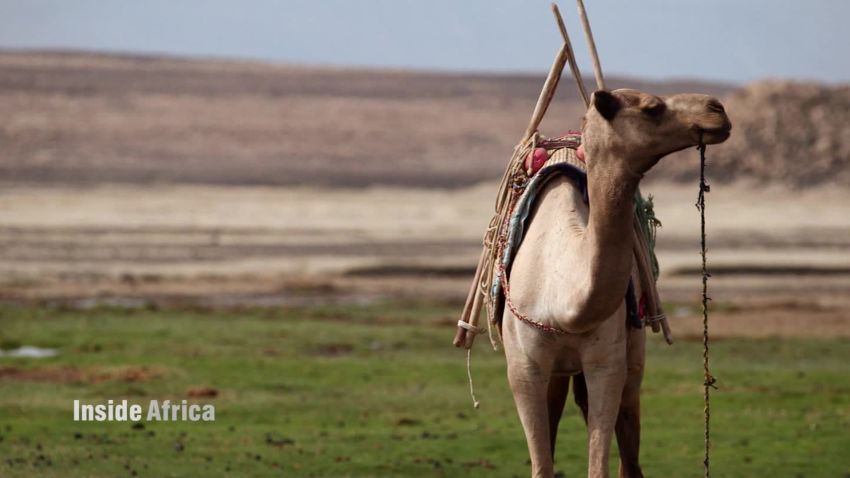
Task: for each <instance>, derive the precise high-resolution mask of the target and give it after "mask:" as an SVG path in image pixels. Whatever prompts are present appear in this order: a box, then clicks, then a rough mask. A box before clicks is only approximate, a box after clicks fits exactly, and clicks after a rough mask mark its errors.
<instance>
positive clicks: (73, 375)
mask: <svg viewBox="0 0 850 478" xmlns="http://www.w3.org/2000/svg"><path fill="white" fill-rule="evenodd" d="M162 375H163V373H162V371H160V370H155V369H152V368H148V367H127V368H118V369H81V368H77V367H33V368H19V367H0V380H6V381H15V382H48V383H88V384H96V383H102V382H126V383H138V382H147V381H149V380H152V379H154V378H157V377H160V376H162Z"/></svg>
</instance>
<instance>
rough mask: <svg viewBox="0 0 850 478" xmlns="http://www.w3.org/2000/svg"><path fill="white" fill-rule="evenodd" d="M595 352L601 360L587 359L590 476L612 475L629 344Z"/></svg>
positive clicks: (588, 469)
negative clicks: (613, 440) (612, 452)
mask: <svg viewBox="0 0 850 478" xmlns="http://www.w3.org/2000/svg"><path fill="white" fill-rule="evenodd" d="M621 345H624V344H621ZM593 354H594V355H595V356H596V357H595V358H597V360H588V361H587V362H584V360H583V362H584V363H583V369H584V377H585V382H586V383H587V401H588V411H587V441H588V444H587V449H588V464H587V476H588V477H589V478H608V476H609V474H608V455H609V449H610V447H611V438H612V437H613V434H614V426H615V424H616V422H617V414H618V412H619V409H620V400H621V398H622V395H623V386H624V384H625V380H626V357H625V347H621V346H620V347H618V346H612V347H601V348H599V349H596V350H594V351H593Z"/></svg>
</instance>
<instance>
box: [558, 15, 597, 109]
mask: <svg viewBox="0 0 850 478" xmlns="http://www.w3.org/2000/svg"><path fill="white" fill-rule="evenodd" d="M552 14H553V15H555V21H557V22H558V29H559V30H561V37H563V39H564V46H565V47H566V48H567V57H568V59H569V61H570V71H572V72H573V79H574V80H575V81H576V86H578V92H579V94H580V95H581V99H582V100H584V105H585V106H587V105H589V104H590V98H589V97H588V96H587V90H586V89H585V87H584V80H582V78H581V71H579V69H578V63H576V55H575V53H574V52H573V44H572V42H571V41H570V35H569V33H567V26H566V25H565V24H564V19H563V17H561V10H559V9H558V5H557V4H556V3H554V2H552Z"/></svg>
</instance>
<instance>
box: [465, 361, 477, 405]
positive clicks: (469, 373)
mask: <svg viewBox="0 0 850 478" xmlns="http://www.w3.org/2000/svg"><path fill="white" fill-rule="evenodd" d="M466 376H467V377H468V378H469V395H470V396H471V397H472V406H473V407H475V408H478V407H480V406H481V402H479V401H478V400H477V399H476V398H475V387H474V386H473V385H472V347H470V348H468V349H466Z"/></svg>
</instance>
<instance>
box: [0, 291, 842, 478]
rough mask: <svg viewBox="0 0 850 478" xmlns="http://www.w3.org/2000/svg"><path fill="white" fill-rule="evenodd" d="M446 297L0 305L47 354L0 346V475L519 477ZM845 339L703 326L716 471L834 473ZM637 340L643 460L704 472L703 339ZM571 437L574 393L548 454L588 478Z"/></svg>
mask: <svg viewBox="0 0 850 478" xmlns="http://www.w3.org/2000/svg"><path fill="white" fill-rule="evenodd" d="M456 312H457V310H456V307H448V306H440V305H428V304H399V303H392V304H379V305H370V306H350V307H310V308H300V309H279V308H278V309H272V308H266V309H244V310H227V311H216V310H202V309H188V310H187V309H174V310H170V309H167V310H157V309H113V308H100V309H90V310H70V309H62V308H56V307H46V306H45V307H13V306H3V307H2V308H0V340H2V342H0V345H2V346H3V347H4V348H12V347H15V346H17V345H21V344H24V345H37V346H41V347H55V348H57V349H58V350H59V355H57V356H56V357H52V358H45V359H20V358H14V359H13V358H8V357H6V358H0V458H2V462H0V476H4V477H24V476H26V477H30V476H57V477H58V476H62V477H76V476H80V477H82V476H85V477H100V476H103V477H113V476H156V477H160V476H319V477H325V476H358V477H365V476H399V477H415V476H429V477H432V476H492V477H508V476H526V475H527V473H528V465H527V454H526V448H525V441H524V438H523V435H522V431H521V429H520V426H519V423H518V419H517V417H516V414H515V411H514V408H513V402H512V399H511V396H510V393H509V391H508V388H507V383H506V379H505V377H504V359H503V357H502V355H501V354H500V353H494V352H492V351H490V350H489V349H488V348H487V347H486V344H485V340H480V341H479V343H478V347H476V350H475V354H474V356H473V372H474V378H475V381H476V386H477V393H478V396H479V399H480V400H481V402H482V406H481V408H480V409H479V410H473V409H472V407H471V404H470V399H469V396H468V390H467V384H466V371H465V368H464V355H463V353H462V352H460V351H457V350H455V349H453V348H452V347H451V345H450V341H451V336H452V333H453V326H452V325H451V324H452V322H453V320H454V317H455V314H456ZM674 326H675V324H674ZM848 345H850V344H848V340H847V339H789V338H775V339H758V340H756V339H743V338H742V339H725V340H721V341H717V342H715V343H714V344H713V349H712V360H713V364H714V365H713V372H714V374H715V375H716V376H717V377H718V379H719V382H718V385H719V387H720V389H719V390H718V391H717V392H716V393H715V394H714V395H713V415H712V416H713V422H712V423H713V437H714V447H713V471H714V476H722V477H755V476H773V477H803V476H805V477H819V476H823V477H836V476H848V474H850V459H848V455H847V450H850V435H848V433H847V430H848V425H850V384H848V381H847V378H848V376H850V347H849V346H848ZM648 354H649V357H648V371H647V377H646V381H645V386H644V395H643V397H644V399H643V404H644V405H643V416H644V419H643V423H644V434H643V442H642V443H643V449H642V461H643V465H644V470H645V473H646V474H647V476H670V477H685V476H701V473H702V468H701V456H702V395H701V381H702V375H701V349H700V344H699V343H698V342H679V343H677V344H675V345H674V346H672V347H668V346H666V345H663V344H662V343H661V341H660V340H659V339H658V337H657V336H653V337H651V338H650V345H649V347H648ZM205 388H206V389H214V390H215V392H216V393H217V396H215V397H207V398H192V399H191V400H192V401H197V402H199V403H200V402H210V403H214V404H215V407H216V421H215V422H176V423H175V422H142V425H135V426H134V425H133V424H131V423H126V422H124V423H109V424H106V423H96V422H89V423H78V422H74V421H72V403H73V400H74V399H80V400H83V401H85V402H105V401H106V400H107V399H110V398H111V399H122V398H127V399H129V400H130V401H131V402H134V403H141V404H143V405H145V406H146V405H147V403H148V402H149V401H150V400H152V399H156V400H160V401H161V400H165V399H170V400H172V401H174V400H176V401H179V400H181V399H183V398H186V397H187V394H189V393H190V392H192V391H195V392H196V393H198V391H200V392H203V390H202V389H205ZM209 391H210V390H207V392H209ZM202 394H203V393H202ZM585 453H586V446H585V436H584V425H583V423H582V422H581V420H580V418H579V417H578V414H577V409H576V408H575V407H574V406H571V407H570V408H569V410H568V416H567V417H566V418H565V420H564V421H563V423H562V430H561V439H560V440H559V445H558V462H557V469H558V470H562V471H563V472H564V474H565V475H566V476H583V474H584V473H585V464H584V456H585Z"/></svg>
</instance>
